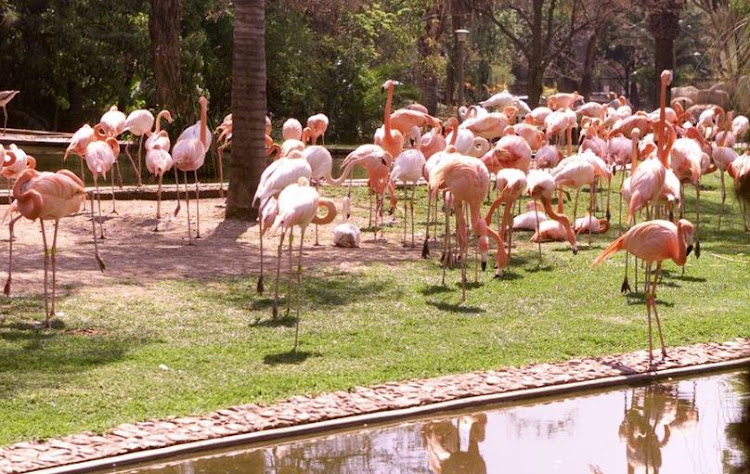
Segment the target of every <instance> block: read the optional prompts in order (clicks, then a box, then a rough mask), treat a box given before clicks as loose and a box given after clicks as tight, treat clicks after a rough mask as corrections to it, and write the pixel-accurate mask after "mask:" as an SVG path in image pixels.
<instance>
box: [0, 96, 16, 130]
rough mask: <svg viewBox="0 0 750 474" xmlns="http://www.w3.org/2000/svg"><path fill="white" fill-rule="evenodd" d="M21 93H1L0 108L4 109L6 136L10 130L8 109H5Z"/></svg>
mask: <svg viewBox="0 0 750 474" xmlns="http://www.w3.org/2000/svg"><path fill="white" fill-rule="evenodd" d="M20 93H21V91H0V107H2V108H3V115H5V122H3V135H5V131H6V129H7V128H8V109H6V108H5V107H6V106H7V105H8V102H10V101H11V100H13V97H15V96H16V94H20Z"/></svg>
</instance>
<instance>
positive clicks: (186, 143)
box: [172, 96, 211, 245]
mask: <svg viewBox="0 0 750 474" xmlns="http://www.w3.org/2000/svg"><path fill="white" fill-rule="evenodd" d="M198 103H199V104H200V108H201V115H200V120H199V121H198V123H196V124H194V125H192V126H191V127H197V132H198V136H197V137H196V136H195V133H194V132H190V133H186V132H188V129H186V130H185V131H183V132H182V134H181V135H180V137H184V138H182V139H180V138H179V137H178V138H177V142H176V143H175V144H174V148H173V149H172V159H173V161H174V166H175V168H174V169H175V172H174V173H175V181H176V183H177V186H179V180H178V179H177V170H178V169H179V170H182V172H183V173H184V176H185V200H186V201H187V208H188V209H187V221H188V245H192V244H193V241H192V231H191V229H190V194H189V192H188V187H187V181H188V177H187V173H188V171H192V172H193V173H194V175H195V198H196V201H197V205H196V229H197V232H196V238H198V239H200V238H201V210H200V209H201V206H200V204H201V198H200V191H199V188H198V168H200V167H201V166H203V162H204V161H205V159H206V152H207V151H208V147H209V146H210V145H211V142H210V141H209V136H210V132H209V130H208V121H207V118H208V117H207V116H208V99H206V98H205V97H203V96H201V97H200V98H199V99H198ZM189 128H190V127H189ZM177 206H178V208H177V210H175V215H176V214H177V212H178V210H179V194H178V195H177Z"/></svg>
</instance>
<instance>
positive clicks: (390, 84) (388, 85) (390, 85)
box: [381, 79, 401, 92]
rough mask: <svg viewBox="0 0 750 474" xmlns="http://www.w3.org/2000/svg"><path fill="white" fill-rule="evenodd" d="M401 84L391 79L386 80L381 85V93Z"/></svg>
mask: <svg viewBox="0 0 750 474" xmlns="http://www.w3.org/2000/svg"><path fill="white" fill-rule="evenodd" d="M400 85H401V83H400V82H398V81H394V80H393V79H388V80H387V81H385V82H384V83H383V87H382V88H381V89H382V91H383V92H385V91H387V90H393V88H394V87H395V86H400Z"/></svg>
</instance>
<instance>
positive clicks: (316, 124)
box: [307, 114, 328, 145]
mask: <svg viewBox="0 0 750 474" xmlns="http://www.w3.org/2000/svg"><path fill="white" fill-rule="evenodd" d="M307 126H308V127H309V128H310V142H311V143H312V144H313V145H315V144H316V143H317V142H318V137H320V139H321V143H322V144H323V145H325V144H326V137H325V135H326V130H328V117H327V116H326V115H325V114H315V115H312V116H310V118H308V119H307Z"/></svg>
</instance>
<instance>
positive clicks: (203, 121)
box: [199, 100, 208, 148]
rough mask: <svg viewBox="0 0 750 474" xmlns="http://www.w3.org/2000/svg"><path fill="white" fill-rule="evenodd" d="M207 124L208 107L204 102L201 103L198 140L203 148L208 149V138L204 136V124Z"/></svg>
mask: <svg viewBox="0 0 750 474" xmlns="http://www.w3.org/2000/svg"><path fill="white" fill-rule="evenodd" d="M207 122H208V105H207V104H206V101H203V100H202V101H201V119H200V122H199V123H200V127H201V130H200V140H201V143H203V146H204V147H205V148H208V137H207V136H206V123H207Z"/></svg>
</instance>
